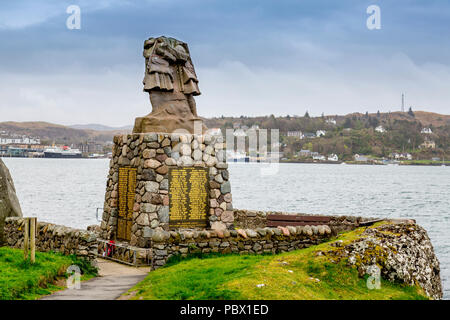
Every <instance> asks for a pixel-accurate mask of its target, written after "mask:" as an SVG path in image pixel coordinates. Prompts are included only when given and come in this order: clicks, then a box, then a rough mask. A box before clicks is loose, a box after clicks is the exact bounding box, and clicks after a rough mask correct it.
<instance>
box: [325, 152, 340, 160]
mask: <svg viewBox="0 0 450 320" xmlns="http://www.w3.org/2000/svg"><path fill="white" fill-rule="evenodd" d="M328 161H339V158H338V156H337V154H334V153H332V154H330V155H329V156H328Z"/></svg>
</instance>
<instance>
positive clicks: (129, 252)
mask: <svg viewBox="0 0 450 320" xmlns="http://www.w3.org/2000/svg"><path fill="white" fill-rule="evenodd" d="M97 241H98V251H97V253H98V255H99V256H100V257H102V258H103V259H108V260H113V261H117V262H121V263H125V264H128V265H132V266H135V267H138V266H148V265H151V260H152V249H145V248H138V247H133V246H130V245H129V244H128V243H126V242H125V243H121V242H115V243H110V242H109V241H108V240H101V239H98V240H97Z"/></svg>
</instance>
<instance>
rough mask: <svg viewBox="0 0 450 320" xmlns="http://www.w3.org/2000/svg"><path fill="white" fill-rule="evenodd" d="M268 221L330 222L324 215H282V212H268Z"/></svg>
mask: <svg viewBox="0 0 450 320" xmlns="http://www.w3.org/2000/svg"><path fill="white" fill-rule="evenodd" d="M267 220H269V221H313V222H314V221H317V222H319V221H321V222H330V221H331V218H330V217H324V216H300V215H283V214H270V215H268V216H267Z"/></svg>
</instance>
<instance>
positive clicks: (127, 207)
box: [117, 167, 136, 241]
mask: <svg viewBox="0 0 450 320" xmlns="http://www.w3.org/2000/svg"><path fill="white" fill-rule="evenodd" d="M118 191H119V216H118V217H117V239H121V240H128V241H129V240H130V239H131V226H132V224H133V207H134V197H135V193H136V168H130V167H123V168H119V190H118Z"/></svg>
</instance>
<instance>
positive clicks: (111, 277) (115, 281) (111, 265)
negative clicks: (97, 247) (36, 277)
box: [41, 259, 150, 300]
mask: <svg viewBox="0 0 450 320" xmlns="http://www.w3.org/2000/svg"><path fill="white" fill-rule="evenodd" d="M98 267H99V277H97V278H93V279H91V280H88V281H84V282H81V288H80V289H78V290H76V289H65V290H62V291H58V292H55V293H54V294H52V295H50V296H46V297H43V298H42V299H41V300H116V299H118V298H119V297H120V296H121V295H122V294H123V293H124V292H126V291H127V290H129V289H130V288H132V287H133V286H134V285H135V284H137V283H138V282H140V281H142V280H143V279H144V278H145V277H146V276H147V274H148V272H150V268H148V267H144V268H142V267H140V268H135V267H130V266H126V265H123V264H119V263H116V262H112V261H108V260H103V259H98Z"/></svg>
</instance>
